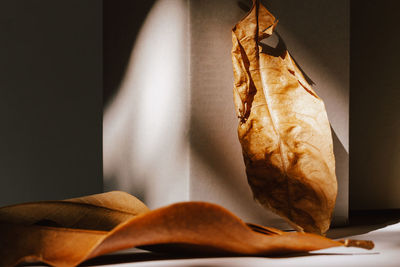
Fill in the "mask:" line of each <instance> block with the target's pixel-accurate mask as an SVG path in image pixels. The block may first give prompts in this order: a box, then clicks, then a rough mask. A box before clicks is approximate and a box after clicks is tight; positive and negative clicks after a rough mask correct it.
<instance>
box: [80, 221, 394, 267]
mask: <svg viewBox="0 0 400 267" xmlns="http://www.w3.org/2000/svg"><path fill="white" fill-rule="evenodd" d="M328 236H329V237H331V238H334V239H335V238H352V239H363V240H372V241H374V243H375V248H374V249H372V250H364V249H360V248H346V247H338V248H330V249H323V250H318V251H314V252H311V253H308V254H301V255H295V256H288V257H273V258H268V257H217V258H180V257H169V256H162V255H159V254H154V253H149V252H146V251H143V250H138V249H132V250H127V251H122V252H119V253H116V254H112V255H105V256H101V257H99V258H97V259H94V260H92V261H89V262H87V263H85V264H84V265H85V266H106V267H111V266H112V267H127V266H130V267H144V266H146V267H151V266H191V267H200V266H201V267H203V266H204V267H205V266H233V267H235V266H400V222H399V220H397V221H392V222H386V223H384V224H379V225H363V226H357V227H354V226H353V227H344V228H336V229H332V230H330V232H329V234H328Z"/></svg>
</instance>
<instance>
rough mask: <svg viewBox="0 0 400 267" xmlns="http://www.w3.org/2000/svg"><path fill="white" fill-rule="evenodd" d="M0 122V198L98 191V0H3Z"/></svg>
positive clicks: (0, 6)
mask: <svg viewBox="0 0 400 267" xmlns="http://www.w3.org/2000/svg"><path fill="white" fill-rule="evenodd" d="M0 123H1V124H0V127H1V128H0V129H1V130H0V205H5V204H11V203H17V202H22V201H33V200H48V199H60V198H68V197H74V196H80V195H86V194H92V193H98V192H101V191H102V189H103V182H102V156H101V153H102V132H101V131H102V3H101V1H97V0H85V1H80V0H72V1H52V0H40V1H23V0H2V1H0Z"/></svg>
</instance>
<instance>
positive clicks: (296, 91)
mask: <svg viewBox="0 0 400 267" xmlns="http://www.w3.org/2000/svg"><path fill="white" fill-rule="evenodd" d="M276 24H277V20H276V19H275V17H274V16H273V15H272V14H271V13H270V12H269V11H268V10H267V9H266V8H265V7H263V6H262V5H261V4H259V1H253V7H252V9H251V11H250V12H249V13H248V15H247V16H246V17H245V18H244V19H242V20H241V21H240V22H239V23H238V24H237V25H236V26H235V27H234V28H233V31H232V41H233V48H232V61H233V71H234V103H235V107H236V112H237V114H238V117H239V119H240V120H239V126H238V135H239V140H240V143H241V146H242V150H243V157H244V161H245V165H246V173H247V178H248V182H249V185H250V187H251V189H252V191H253V195H254V197H255V199H256V200H257V201H258V202H259V203H261V205H262V206H263V207H265V208H267V209H269V210H272V211H273V212H275V213H277V214H278V215H280V216H282V217H284V218H285V219H286V220H287V221H288V222H289V223H290V224H291V225H293V226H294V227H295V229H297V230H299V231H303V230H304V231H306V232H313V233H318V234H324V233H325V232H326V231H327V230H328V229H329V225H330V222H331V216H332V212H333V209H334V206H335V201H336V194H337V182H336V175H335V159H334V155H333V146H332V136H331V130H330V125H329V121H328V117H327V114H326V111H325V106H324V103H323V101H322V100H321V99H320V98H319V97H318V96H317V94H316V93H315V92H314V91H313V89H312V88H311V86H310V85H309V84H308V83H307V81H306V79H305V78H304V76H303V74H302V72H301V71H300V70H299V68H298V67H297V66H296V63H295V62H294V60H293V59H292V58H291V56H290V54H289V52H288V51H287V50H286V48H285V47H284V45H282V42H280V44H278V46H277V47H276V48H273V47H269V46H267V45H265V44H263V43H261V40H263V39H265V38H268V37H269V36H271V35H272V34H273V31H274V28H275V26H276ZM304 38H306V37H304Z"/></svg>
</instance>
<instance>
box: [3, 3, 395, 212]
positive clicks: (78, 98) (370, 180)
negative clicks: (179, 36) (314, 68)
mask: <svg viewBox="0 0 400 267" xmlns="http://www.w3.org/2000/svg"><path fill="white" fill-rule="evenodd" d="M154 2H155V1H127V0H125V1H122V0H113V1H112V0H104V1H103V3H102V2H101V1H95V0H93V1H90V0H85V1H57V3H56V4H55V3H53V1H43V0H42V1H21V0H20V1H11V0H9V1H1V2H0V31H1V32H2V33H3V34H2V35H1V37H0V39H1V40H0V41H1V42H0V46H1V50H0V59H1V60H0V66H1V72H0V93H1V95H0V101H1V104H0V108H1V113H0V117H1V121H2V122H3V124H2V128H1V137H2V138H1V139H0V147H1V149H0V160H1V161H0V170H1V175H2V176H1V180H0V204H2V205H5V204H10V203H16V202H21V201H28V200H40V199H59V198H65V197H73V196H77V195H83V194H90V193H95V192H100V191H102V179H101V177H102V162H101V161H102V160H101V158H102V155H101V147H102V133H101V122H102V96H103V93H102V91H101V88H102V86H103V85H104V104H105V106H107V103H109V102H108V101H109V100H110V99H112V96H113V95H115V92H116V90H117V89H118V88H119V85H120V83H121V81H122V79H123V76H124V73H125V70H126V67H127V64H128V61H129V56H130V53H131V51H132V48H133V46H134V43H135V40H136V38H137V35H138V33H139V30H140V27H141V26H142V24H143V22H144V19H145V17H146V15H147V13H148V12H149V11H150V9H151V7H152V6H153V5H154ZM266 2H267V6H268V1H266ZM320 2H321V5H323V4H324V2H325V1H320ZM102 4H103V6H104V7H106V8H104V10H103V11H102ZM349 5H350V18H351V23H350V25H351V26H350V88H351V90H350V92H351V98H350V193H349V195H350V209H397V208H400V194H399V192H400V179H399V178H400V177H399V176H400V167H399V166H400V164H399V163H400V162H399V161H400V145H399V142H400V141H399V134H400V118H399V114H400V110H399V109H400V108H399V104H400V103H399V101H400V92H399V88H398V87H399V84H400V77H399V75H398V74H397V72H398V71H397V69H398V67H397V62H399V61H400V52H399V51H398V47H400V40H399V37H398V35H397V34H396V33H395V30H396V29H397V26H398V24H399V23H398V20H397V10H399V9H398V8H399V7H400V3H399V2H398V1H395V0H384V1H378V0H368V1H358V0H351V1H349ZM102 12H103V13H102ZM132 14H135V15H132ZM102 15H103V16H104V17H103V19H102ZM327 16H329V14H327ZM332 19H335V18H332ZM102 24H103V26H102ZM317 24H318V22H316V25H308V26H307V27H310V32H312V31H313V27H314V26H318V25H317ZM102 29H103V31H104V32H103V33H104V38H102ZM304 38H305V39H307V37H304ZM154 40H155V42H159V44H160V45H162V40H160V39H157V38H155V39H154ZM306 41H307V40H306ZM102 44H103V45H104V49H102ZM311 51H312V49H311ZM327 54H329V51H328V52H327ZM336 56H338V57H340V56H341V55H336ZM103 61H104V81H103V82H102V62H103ZM338 71H342V72H343V71H345V70H338ZM311 78H312V77H311Z"/></svg>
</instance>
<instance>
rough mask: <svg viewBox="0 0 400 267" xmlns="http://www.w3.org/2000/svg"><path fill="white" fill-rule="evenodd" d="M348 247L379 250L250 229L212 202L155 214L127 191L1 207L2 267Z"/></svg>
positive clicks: (175, 206)
mask: <svg viewBox="0 0 400 267" xmlns="http://www.w3.org/2000/svg"><path fill="white" fill-rule="evenodd" d="M345 244H347V245H355V246H359V247H362V246H364V247H368V246H371V244H372V243H370V242H366V241H359V243H357V242H354V241H351V242H349V241H348V240H345V241H334V240H331V239H328V238H325V237H321V236H318V235H314V234H308V233H297V232H292V233H286V232H282V231H280V230H278V229H274V228H269V227H263V226H258V225H254V224H245V223H243V222H242V221H241V220H240V219H239V218H238V217H236V216H235V215H234V214H232V213H230V212H229V211H227V210H226V209H224V208H222V207H220V206H218V205H215V204H210V203H206V202H182V203H177V204H173V205H170V206H167V207H163V208H159V209H156V210H153V211H149V210H148V209H147V207H146V206H145V205H144V204H143V203H142V202H140V201H139V200H138V199H136V198H135V197H133V196H130V195H129V194H126V193H123V192H109V193H104V194H99V195H93V196H88V197H83V198H78V199H70V200H65V201H47V202H46V201H45V202H36V203H26V204H19V205H14V206H8V207H3V208H0V266H14V265H16V264H18V263H22V262H32V261H41V262H44V263H47V264H50V265H53V266H76V265H78V264H80V263H81V262H83V261H85V260H87V259H90V258H93V257H96V256H99V255H102V254H105V253H109V252H113V251H117V250H122V249H126V248H131V247H139V246H140V247H145V248H146V249H149V250H163V251H168V252H176V253H182V252H191V253H196V254H206V255H211V254H214V255H260V256H261V255H264V256H268V255H276V254H288V253H297V252H307V251H312V250H317V249H323V248H329V247H335V246H344V245H345Z"/></svg>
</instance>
